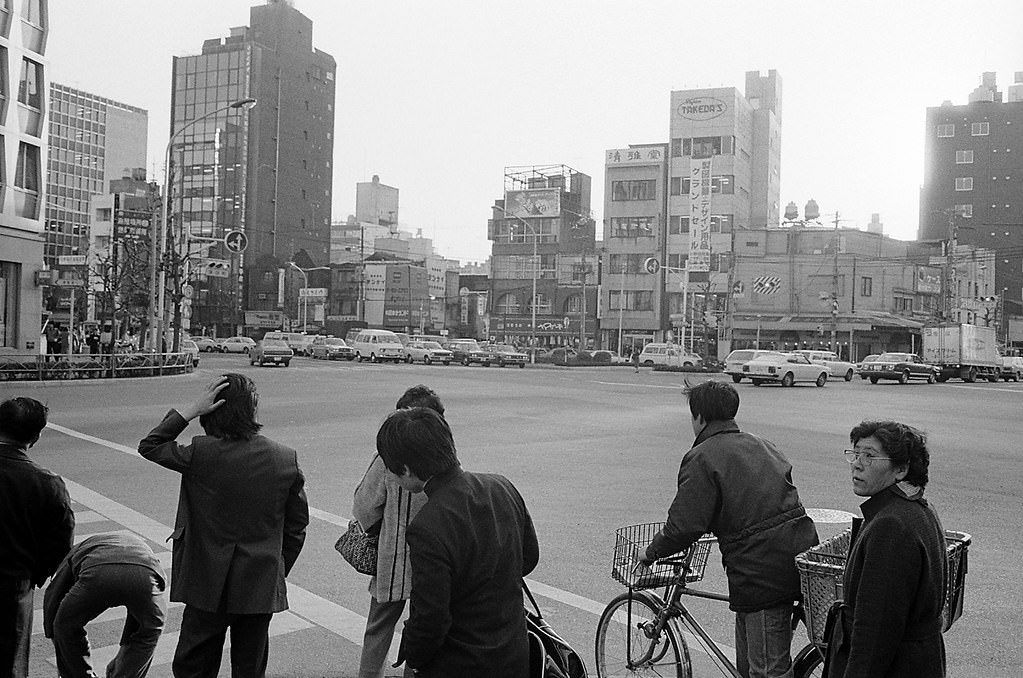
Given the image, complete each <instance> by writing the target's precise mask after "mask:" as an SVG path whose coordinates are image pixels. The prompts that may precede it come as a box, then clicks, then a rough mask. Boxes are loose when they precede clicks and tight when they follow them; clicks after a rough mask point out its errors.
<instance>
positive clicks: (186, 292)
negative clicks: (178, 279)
mask: <svg viewBox="0 0 1023 678" xmlns="http://www.w3.org/2000/svg"><path fill="white" fill-rule="evenodd" d="M193 294H195V288H194V287H192V286H191V285H189V284H188V283H185V284H184V285H182V286H181V296H182V297H184V298H185V299H191V298H192V295H193Z"/></svg>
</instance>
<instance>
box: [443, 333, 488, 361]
mask: <svg viewBox="0 0 1023 678" xmlns="http://www.w3.org/2000/svg"><path fill="white" fill-rule="evenodd" d="M442 345H443V346H444V348H446V349H447V350H449V351H451V357H452V359H453V360H454V361H455V362H459V363H462V364H463V365H466V366H468V365H472V364H473V363H479V364H480V365H483V367H490V362H491V360H492V359H493V356H492V355H491V354H490V353H489V352H487V351H484V350H483V349H482V348H480V345H479V344H478V343H476V340H475V339H454V340H452V341H449V342H447V343H446V344H442Z"/></svg>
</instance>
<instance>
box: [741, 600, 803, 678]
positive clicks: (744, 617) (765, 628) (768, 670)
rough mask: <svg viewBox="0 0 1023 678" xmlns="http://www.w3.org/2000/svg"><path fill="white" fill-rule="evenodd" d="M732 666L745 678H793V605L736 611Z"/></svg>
mask: <svg viewBox="0 0 1023 678" xmlns="http://www.w3.org/2000/svg"><path fill="white" fill-rule="evenodd" d="M735 666H736V668H738V669H739V673H740V674H741V675H742V676H744V678H792V604H791V603H786V604H785V605H779V606H778V607H769V608H767V609H766V610H758V611H756V612H736V613H735Z"/></svg>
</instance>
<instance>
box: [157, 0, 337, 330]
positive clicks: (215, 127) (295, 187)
mask: <svg viewBox="0 0 1023 678" xmlns="http://www.w3.org/2000/svg"><path fill="white" fill-rule="evenodd" d="M312 29H313V26H312V22H311V21H310V20H309V19H308V18H307V17H306V16H305V15H303V14H302V13H301V12H299V11H298V10H297V9H295V8H294V7H292V6H291V4H290V3H288V2H286V1H285V0H267V2H266V4H264V5H262V6H258V7H253V8H251V10H250V25H249V26H243V27H239V28H233V29H231V33H230V36H228V37H226V38H214V39H210V40H207V41H205V42H204V43H203V46H202V54H200V55H197V56H185V57H175V59H174V68H173V87H172V95H171V104H172V112H173V115H172V120H171V130H170V131H171V147H170V151H171V152H170V173H169V181H168V191H167V192H168V195H169V204H170V206H171V212H172V216H173V218H172V221H171V229H172V232H175V233H177V234H178V236H179V237H180V238H181V239H185V237H186V236H187V240H188V243H189V244H188V246H187V248H188V250H189V256H188V258H189V260H190V263H189V265H188V270H189V271H190V273H189V278H190V282H191V284H192V285H193V288H194V293H193V301H192V304H191V318H190V319H189V322H188V324H189V325H190V329H191V331H192V332H193V333H198V332H207V333H212V332H216V333H217V334H218V335H220V336H223V335H226V334H233V333H237V332H241V331H243V326H244V325H245V317H244V315H243V314H242V311H244V310H251V311H274V310H280V309H281V308H282V307H283V302H284V296H283V295H284V271H285V270H286V269H289V268H290V266H289V264H288V262H291V261H295V260H296V259H297V260H298V261H299V262H300V264H299V265H302V266H304V267H309V266H310V265H315V266H325V265H327V263H328V261H329V251H330V210H331V176H332V168H331V160H332V157H333V152H334V140H333V136H334V89H335V79H334V77H335V69H336V65H335V62H334V58H333V57H331V56H330V55H329V54H326V53H324V52H322V51H320V50H318V49H315V48H314V47H313V44H312ZM248 98H252V99H255V100H256V105H255V107H254V108H252V109H251V110H246V109H245V108H244V107H239V108H231V107H230V106H231V104H232V103H238V102H241V101H243V100H245V99H248ZM218 111H219V112H218ZM204 116H209V117H205V118H204ZM199 119H202V121H201V122H196V121H197V120H199ZM231 231H241V232H243V233H244V234H245V236H246V237H247V248H246V249H245V250H244V251H243V252H237V251H233V250H232V249H229V248H228V246H227V245H226V243H225V242H224V238H225V236H226V235H227V234H228V233H230V232H231ZM233 242H234V243H238V242H240V241H239V240H233ZM234 249H238V248H234ZM224 273H226V276H224V275H223V274H224Z"/></svg>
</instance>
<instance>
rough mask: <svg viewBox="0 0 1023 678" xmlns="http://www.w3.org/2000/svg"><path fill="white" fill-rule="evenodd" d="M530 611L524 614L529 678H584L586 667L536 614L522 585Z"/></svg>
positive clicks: (529, 594) (539, 615)
mask: <svg viewBox="0 0 1023 678" xmlns="http://www.w3.org/2000/svg"><path fill="white" fill-rule="evenodd" d="M522 590H523V591H524V592H525V594H526V597H527V598H529V602H530V603H532V604H533V610H535V612H534V611H533V610H530V609H529V608H528V607H527V608H526V609H525V613H526V635H527V636H528V637H529V678H586V677H587V674H586V665H585V664H583V660H582V658H580V657H579V655H578V654H577V653H576V651H575V650H573V649H572V646H571V645H569V644H568V643H567V642H565V640H564V639H563V638H562V637H561V636H559V635H558V634H557V632H555V630H554V629H552V628H551V627H550V624H548V623H547V620H546V619H544V618H543V615H542V614H540V607H539V606H538V605H537V604H536V600H535V599H534V598H533V594H532V593H530V592H529V588H528V587H527V586H526V583H525V582H523V583H522Z"/></svg>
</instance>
